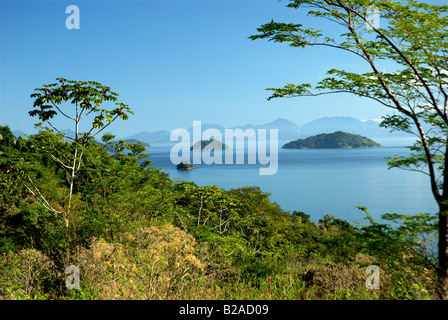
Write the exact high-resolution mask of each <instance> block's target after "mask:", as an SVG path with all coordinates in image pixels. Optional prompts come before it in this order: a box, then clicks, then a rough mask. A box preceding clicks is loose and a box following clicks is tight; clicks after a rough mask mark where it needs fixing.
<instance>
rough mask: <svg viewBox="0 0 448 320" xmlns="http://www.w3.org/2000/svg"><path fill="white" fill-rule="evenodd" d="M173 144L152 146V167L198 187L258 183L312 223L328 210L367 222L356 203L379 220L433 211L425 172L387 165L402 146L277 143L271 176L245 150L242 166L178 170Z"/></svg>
mask: <svg viewBox="0 0 448 320" xmlns="http://www.w3.org/2000/svg"><path fill="white" fill-rule="evenodd" d="M172 146H173V144H154V145H152V147H151V148H150V149H148V150H147V153H149V154H150V155H151V157H150V159H151V160H152V161H153V163H152V164H153V166H154V167H157V168H162V169H163V171H164V172H166V173H168V174H169V176H170V178H172V179H178V180H185V181H192V182H195V183H196V184H197V185H199V186H205V185H218V186H220V187H221V188H224V189H226V190H229V189H231V188H239V187H244V186H259V187H260V188H261V190H262V191H265V192H269V193H270V199H271V200H272V201H273V202H276V203H277V204H278V205H280V207H281V208H282V209H284V210H286V211H289V212H293V211H294V210H296V211H303V212H305V213H306V214H309V215H310V216H311V220H313V221H318V220H319V219H321V218H322V217H323V216H324V215H325V214H331V215H333V216H334V217H336V218H340V219H344V220H347V221H349V222H352V223H353V222H356V221H357V222H362V223H367V221H366V220H365V219H364V217H365V214H364V213H363V212H362V211H361V210H359V209H357V208H356V207H357V206H364V207H367V208H368V209H369V212H370V214H371V215H372V216H373V217H374V218H375V219H376V220H378V221H381V215H383V214H385V213H399V214H417V213H419V212H425V213H431V214H433V213H434V214H435V213H437V205H436V202H435V200H434V199H433V197H432V194H431V191H430V187H429V177H428V176H427V175H425V174H422V173H419V172H411V171H405V170H401V169H397V168H392V169H388V166H387V162H386V160H385V158H386V157H393V156H394V155H403V156H406V155H408V154H409V150H408V149H407V148H406V147H404V146H385V147H379V148H362V149H309V150H285V149H281V144H279V148H278V170H277V172H276V174H274V175H260V174H259V168H260V166H261V165H260V164H248V161H247V159H248V157H247V151H246V153H245V161H244V164H211V165H206V164H204V163H201V164H194V166H195V167H197V169H194V170H187V171H179V170H177V169H176V166H175V165H174V164H173V163H172V162H171V160H170V150H171V148H172ZM196 152H197V151H196ZM268 152H269V148H268ZM235 153H236V150H235ZM191 159H192V158H191ZM191 162H192V160H191ZM223 162H224V158H223ZM257 163H258V161H257ZM264 167H266V165H265V166H264Z"/></svg>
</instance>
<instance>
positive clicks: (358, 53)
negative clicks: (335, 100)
mask: <svg viewBox="0 0 448 320" xmlns="http://www.w3.org/2000/svg"><path fill="white" fill-rule="evenodd" d="M287 2H288V3H287V5H286V6H287V7H288V8H291V9H293V10H296V11H300V13H301V14H303V15H307V16H308V17H310V21H313V20H316V22H317V23H318V21H319V19H321V18H325V19H326V21H327V22H328V21H329V22H330V23H329V24H325V25H321V24H319V28H318V29H316V28H315V27H314V26H313V25H308V26H306V25H303V24H297V23H284V22H275V21H274V20H271V21H270V22H268V23H265V24H263V25H262V26H260V27H259V28H258V29H257V31H258V34H256V35H252V36H250V39H252V40H255V39H267V40H268V41H273V42H276V43H283V44H287V45H289V46H291V47H294V48H309V47H316V48H320V47H326V48H328V49H337V51H341V50H342V51H344V52H345V53H347V54H348V55H351V56H352V57H353V58H354V59H357V60H359V61H360V62H361V63H364V67H365V68H362V67H360V69H359V70H361V71H358V72H353V71H347V69H346V68H342V69H338V67H337V66H336V67H334V68H330V69H329V70H328V71H327V72H326V76H325V77H322V78H321V80H320V81H318V82H317V83H300V84H291V83H288V84H286V85H284V86H283V87H282V88H268V89H267V90H270V91H272V95H271V96H270V97H269V98H268V100H269V99H272V98H284V97H286V98H290V97H303V96H313V97H317V96H321V95H328V94H336V93H349V94H352V95H355V96H357V97H362V98H366V99H371V100H372V101H375V103H378V104H379V105H382V106H384V107H387V108H389V109H391V110H393V113H392V115H385V116H383V117H382V119H383V121H382V122H381V126H382V127H384V128H389V129H391V131H401V132H405V133H408V134H413V135H414V136H415V137H416V142H415V143H414V144H413V145H412V146H411V147H409V148H410V150H411V151H412V152H411V154H410V155H409V156H398V155H396V156H395V157H391V158H389V159H388V164H389V167H391V168H401V169H405V170H411V171H418V172H423V173H424V174H427V175H428V176H429V181H430V182H429V183H430V189H431V192H432V194H433V196H434V200H435V201H436V202H437V204H438V207H439V213H438V242H439V243H438V263H437V264H438V267H437V278H438V280H437V282H438V298H439V299H444V300H447V299H448V170H447V165H448V156H447V152H448V148H447V142H448V75H447V68H446V58H447V51H446V47H447V46H446V39H447V38H448V17H447V15H446V13H447V12H448V6H447V5H437V4H430V3H424V2H422V1H416V0H409V1H391V0H376V1H373V2H372V1H363V0H354V1H339V0H328V1H327V0H290V1H287ZM374 11H376V12H377V14H372V13H373V12H374ZM307 23H308V22H307ZM311 23H312V22H311ZM321 26H322V28H321ZM336 29H337V30H339V33H338V34H336V35H335V32H334V31H335V30H336ZM390 63H392V65H394V66H395V69H391V68H390V67H389V65H390ZM335 65H337V61H335ZM386 66H387V67H386ZM318 75H319V74H316V75H311V76H310V79H314V77H316V76H318Z"/></svg>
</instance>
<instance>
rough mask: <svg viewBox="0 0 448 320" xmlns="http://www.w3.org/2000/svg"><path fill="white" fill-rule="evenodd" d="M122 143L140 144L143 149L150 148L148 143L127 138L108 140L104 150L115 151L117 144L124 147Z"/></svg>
mask: <svg viewBox="0 0 448 320" xmlns="http://www.w3.org/2000/svg"><path fill="white" fill-rule="evenodd" d="M124 145H141V146H142V147H144V148H145V149H148V148H151V146H150V145H149V143H146V142H141V141H138V140H135V139H127V140H118V141H112V142H109V143H108V144H107V147H106V150H107V151H109V152H115V151H116V147H117V146H120V147H124Z"/></svg>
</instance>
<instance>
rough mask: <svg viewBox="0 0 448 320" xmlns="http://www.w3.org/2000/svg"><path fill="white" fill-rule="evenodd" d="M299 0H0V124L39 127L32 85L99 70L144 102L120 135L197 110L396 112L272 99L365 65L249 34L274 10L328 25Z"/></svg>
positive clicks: (240, 120)
mask: <svg viewBox="0 0 448 320" xmlns="http://www.w3.org/2000/svg"><path fill="white" fill-rule="evenodd" d="M287 3H288V2H287V1H281V2H278V1H277V0H178V1H174V0H159V1H156V0H153V1H152V0H128V1H116V0H104V1H91V0H89V1H88V0H84V1H79V0H78V1H77V0H70V1H65V0H48V1H39V0H33V1H23V0H0V5H1V6H0V10H1V13H0V27H1V31H0V32H1V33H0V36H1V38H0V40H1V42H0V44H1V51H0V59H1V60H0V67H1V69H0V76H1V78H0V80H1V84H0V89H1V92H0V94H1V97H0V124H1V125H5V124H8V125H9V126H10V127H11V129H12V130H22V131H24V132H32V128H33V124H34V123H35V122H37V118H31V117H29V115H28V111H29V110H31V109H32V101H33V100H32V99H31V98H30V94H31V93H33V90H34V88H38V87H40V86H41V85H43V84H47V83H53V82H55V79H56V78H57V77H63V78H67V79H72V80H93V81H97V82H100V83H101V84H103V85H106V86H110V87H111V88H112V90H113V91H115V92H117V93H118V94H119V95H120V96H119V101H121V102H124V103H126V104H128V105H129V106H130V107H131V109H132V110H133V111H134V113H135V115H134V116H131V117H130V119H129V120H127V121H119V122H117V123H115V124H114V125H113V126H112V127H111V128H110V130H108V131H112V132H113V133H115V134H117V135H118V136H119V137H126V136H128V135H131V134H134V133H138V132H141V131H150V132H151V131H156V130H162V129H166V130H173V129H175V128H188V127H190V126H191V125H192V122H193V121H194V120H200V121H202V122H203V123H215V124H220V125H222V126H225V127H231V126H237V125H244V124H246V123H252V124H262V123H266V122H270V121H273V120H275V119H276V118H278V117H282V118H286V119H288V120H290V121H292V122H294V123H296V124H298V125H303V124H305V123H307V122H309V121H312V120H314V119H317V118H320V117H323V116H352V117H355V118H358V119H360V120H365V119H378V118H380V117H381V115H384V114H385V113H387V110H385V108H383V107H381V106H380V105H379V104H377V103H374V102H371V101H369V100H365V99H360V98H356V97H353V96H350V95H333V96H322V97H318V98H312V97H306V98H305V97H301V98H294V99H274V100H271V101H267V100H266V98H267V97H268V96H269V92H268V91H265V88H268V87H281V86H283V85H284V84H286V83H297V84H298V83H302V82H311V83H313V82H317V81H318V80H319V77H322V76H324V75H325V71H326V70H329V69H331V68H339V69H345V70H353V68H355V69H357V68H360V67H361V66H362V64H361V61H360V60H359V59H356V58H354V57H353V56H350V55H347V54H343V53H341V52H337V51H334V50H329V49H323V48H309V49H305V50H304V49H298V48H290V47H288V46H287V45H285V44H283V45H281V44H275V43H270V42H267V41H265V40H256V41H252V40H250V39H248V37H249V36H250V35H253V34H256V29H257V27H259V26H260V25H261V24H263V23H267V22H269V21H270V20H271V19H274V20H275V21H278V22H294V23H303V24H304V25H307V24H308V23H313V25H314V26H315V27H319V26H320V25H319V24H321V26H322V27H323V28H324V27H326V26H327V25H326V23H327V22H325V20H322V19H316V18H313V19H311V18H307V17H306V16H304V15H303V14H300V12H298V11H296V10H293V9H290V8H286V7H285V5H286V4H287ZM72 4H73V5H77V6H78V8H79V10H80V29H71V30H69V29H67V28H66V25H65V21H66V19H67V17H68V16H69V14H67V13H65V10H66V7H67V6H69V5H72ZM316 23H317V24H316ZM55 122H56V121H55ZM56 123H57V122H56ZM58 125H59V127H60V128H63V129H65V128H69V127H71V126H70V125H69V124H68V123H59V124H58Z"/></svg>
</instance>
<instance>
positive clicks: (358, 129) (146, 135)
mask: <svg viewBox="0 0 448 320" xmlns="http://www.w3.org/2000/svg"><path fill="white" fill-rule="evenodd" d="M238 128H239V129H242V130H243V131H245V130H247V129H254V130H255V132H257V130H258V129H266V130H267V133H268V134H269V129H278V139H279V140H280V141H283V142H288V141H292V140H297V139H303V138H307V137H310V136H314V135H317V134H321V133H333V132H336V131H344V132H347V133H352V134H359V135H362V136H365V137H367V138H370V139H374V140H377V141H378V140H384V139H386V140H387V139H390V140H392V139H410V138H412V136H411V135H409V134H406V133H403V132H393V133H391V132H390V130H389V129H385V128H382V127H380V126H379V122H378V121H373V120H367V121H361V120H358V119H355V118H352V117H324V118H320V119H316V120H314V121H311V122H309V123H307V124H305V125H303V126H301V127H299V126H298V125H296V124H295V123H293V122H291V121H289V120H287V119H283V118H278V119H276V120H274V121H272V122H268V123H265V124H260V125H253V124H245V125H243V126H235V127H230V128H225V127H223V126H221V125H218V124H207V123H202V124H201V130H202V132H204V131H205V130H207V129H217V130H218V131H219V132H221V133H222V135H223V136H224V133H225V129H238ZM187 131H188V132H189V133H190V137H192V136H193V135H192V132H193V128H192V127H190V128H188V129H187ZM62 132H64V133H65V134H66V135H67V136H68V137H73V136H74V132H73V130H71V129H66V130H62ZM13 133H14V134H15V135H19V134H23V132H21V131H19V130H16V131H13ZM170 135H171V132H169V131H167V130H159V131H153V132H148V131H142V132H140V133H136V134H133V135H131V136H128V137H124V138H122V139H123V140H129V139H135V140H139V141H142V142H144V143H148V144H154V143H169V142H171V141H170ZM216 138H217V139H219V137H216ZM223 138H224V137H223ZM196 142H197V141H193V142H192V143H196ZM381 144H383V143H382V142H381ZM404 144H405V145H408V144H409V143H404ZM383 145H384V144H383Z"/></svg>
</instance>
